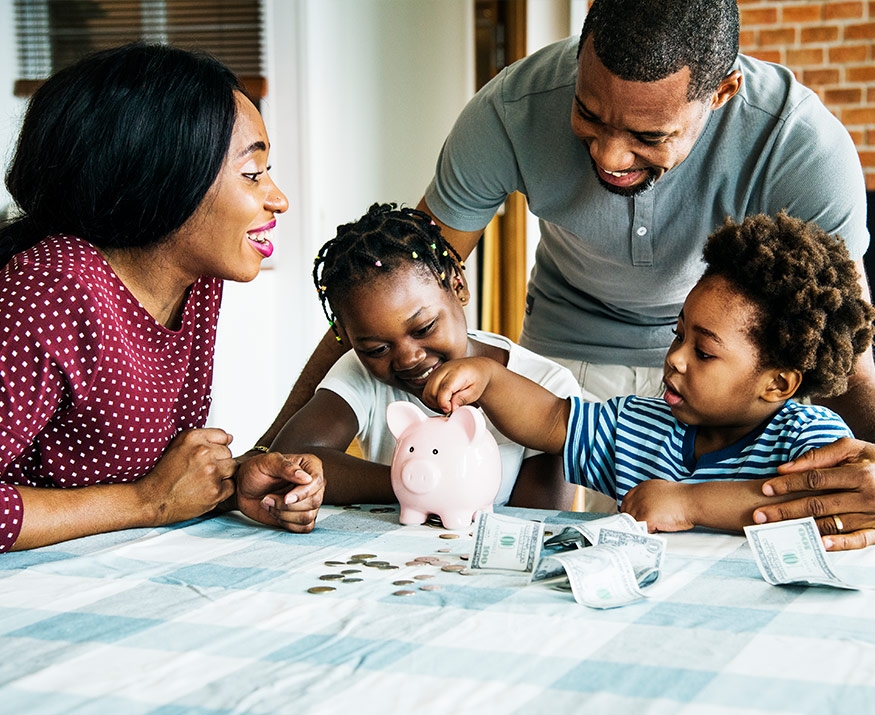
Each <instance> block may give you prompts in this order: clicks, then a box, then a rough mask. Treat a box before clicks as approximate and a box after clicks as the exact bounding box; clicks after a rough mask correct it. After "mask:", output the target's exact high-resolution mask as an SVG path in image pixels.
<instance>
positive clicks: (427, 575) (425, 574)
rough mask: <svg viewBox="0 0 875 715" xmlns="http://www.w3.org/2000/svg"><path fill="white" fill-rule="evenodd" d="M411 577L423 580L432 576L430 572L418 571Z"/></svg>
mask: <svg viewBox="0 0 875 715" xmlns="http://www.w3.org/2000/svg"><path fill="white" fill-rule="evenodd" d="M413 578H415V579H416V580H417V581H425V580H426V579H429V578H434V576H433V575H432V574H430V573H418V574H416V576H414V577H413Z"/></svg>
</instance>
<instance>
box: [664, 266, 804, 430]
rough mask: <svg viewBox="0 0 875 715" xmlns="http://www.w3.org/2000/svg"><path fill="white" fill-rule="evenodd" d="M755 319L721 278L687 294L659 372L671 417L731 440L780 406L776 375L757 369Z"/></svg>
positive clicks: (708, 280) (749, 307) (753, 310)
mask: <svg viewBox="0 0 875 715" xmlns="http://www.w3.org/2000/svg"><path fill="white" fill-rule="evenodd" d="M757 319H758V314H757V310H756V307H755V306H754V305H753V304H752V303H750V302H749V301H748V300H747V299H745V298H744V297H742V296H741V295H739V294H738V293H737V292H736V291H735V290H733V288H732V287H731V286H730V284H729V283H728V282H727V281H726V280H725V279H724V278H721V277H719V276H712V277H709V278H705V279H703V280H701V281H700V282H699V283H698V284H697V285H696V286H695V287H694V288H693V290H692V291H690V294H689V295H688V296H687V299H686V301H685V302H684V307H683V310H682V311H681V314H680V316H679V317H678V322H677V329H676V331H675V335H676V337H675V339H674V342H672V344H671V347H669V349H668V353H667V355H666V357H665V364H664V369H663V374H664V378H663V381H664V383H665V388H666V389H665V401H666V402H667V403H668V405H669V406H670V407H671V412H672V414H673V415H674V416H675V418H676V419H678V420H680V421H681V422H684V423H686V424H690V425H699V426H700V427H701V428H705V431H707V428H709V427H716V428H719V429H720V430H726V431H727V432H728V433H730V434H733V433H737V436H736V437H735V439H737V438H740V437H741V436H743V435H744V434H746V433H747V432H749V431H750V430H751V429H753V428H755V427H756V426H757V425H759V424H760V423H761V422H762V421H763V420H765V419H767V418H768V417H770V416H771V415H772V414H774V413H775V411H776V410H777V409H778V408H779V407H780V405H781V404H782V403H783V400H784V399H786V398H787V397H788V395H786V394H784V393H781V392H780V388H779V387H778V385H779V383H776V381H780V376H781V375H782V373H781V372H780V371H779V370H775V369H763V368H761V367H759V366H758V360H759V349H758V347H757V346H756V345H755V344H754V343H753V342H751V339H750V337H749V328H750V327H751V326H753V325H755V324H756V322H755V321H757ZM701 432H702V430H701V429H700V433H701ZM729 441H730V442H731V441H734V439H730V440H729ZM727 443H729V442H727Z"/></svg>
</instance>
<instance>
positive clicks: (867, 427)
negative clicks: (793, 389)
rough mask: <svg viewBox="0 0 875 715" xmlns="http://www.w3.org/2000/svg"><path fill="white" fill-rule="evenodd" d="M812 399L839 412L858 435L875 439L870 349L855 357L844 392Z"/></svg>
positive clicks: (874, 379) (873, 371) (874, 375)
mask: <svg viewBox="0 0 875 715" xmlns="http://www.w3.org/2000/svg"><path fill="white" fill-rule="evenodd" d="M812 401H813V402H816V403H817V404H820V405H824V406H825V407H829V408H830V409H831V410H835V411H836V412H838V413H839V414H840V415H841V417H842V419H843V420H844V421H845V422H847V423H848V427H850V428H851V431H852V432H853V433H854V436H855V437H856V438H857V439H862V440H866V441H868V442H875V366H873V362H872V350H871V349H869V350H867V351H866V352H865V353H863V354H862V355H860V356H859V357H858V358H857V367H856V372H855V373H854V374H853V375H851V377H850V379H849V381H848V390H847V392H845V393H844V394H843V395H839V396H838V397H830V398H826V399H814V400H812Z"/></svg>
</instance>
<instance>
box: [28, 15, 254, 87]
mask: <svg viewBox="0 0 875 715" xmlns="http://www.w3.org/2000/svg"><path fill="white" fill-rule="evenodd" d="M262 15H263V9H262V6H261V0H15V26H16V37H17V40H18V68H19V79H18V80H17V81H16V83H15V95H16V96H18V97H26V96H30V95H31V94H32V93H33V91H34V90H35V89H36V88H37V87H38V86H39V84H40V83H41V82H42V80H44V79H45V78H46V77H48V76H49V75H50V74H52V73H53V72H55V71H57V70H59V69H62V68H64V67H66V66H68V65H70V64H72V63H73V62H75V61H76V60H78V59H79V58H80V57H82V56H84V55H86V54H88V53H89V52H93V51H95V50H101V49H106V48H108V47H114V46H116V45H121V44H124V43H126V42H133V41H137V40H142V41H144V42H160V43H166V44H171V45H176V46H178V47H183V48H186V49H200V50H205V51H207V52H210V53H212V54H213V55H215V56H216V57H218V58H219V59H220V60H222V61H223V62H224V63H225V64H226V65H228V66H229V67H230V68H231V69H232V70H233V71H234V72H235V73H236V74H237V76H238V77H239V78H240V81H241V82H242V84H243V86H244V87H245V89H246V91H247V93H248V94H249V95H250V97H252V98H253V99H254V100H258V99H261V98H262V97H264V95H265V92H266V89H267V84H266V81H265V79H264V71H263V61H262V47H263V37H262V27H263V22H262Z"/></svg>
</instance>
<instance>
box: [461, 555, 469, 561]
mask: <svg viewBox="0 0 875 715" xmlns="http://www.w3.org/2000/svg"><path fill="white" fill-rule="evenodd" d="M459 558H460V559H462V561H467V560H468V559H470V558H471V554H459Z"/></svg>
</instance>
